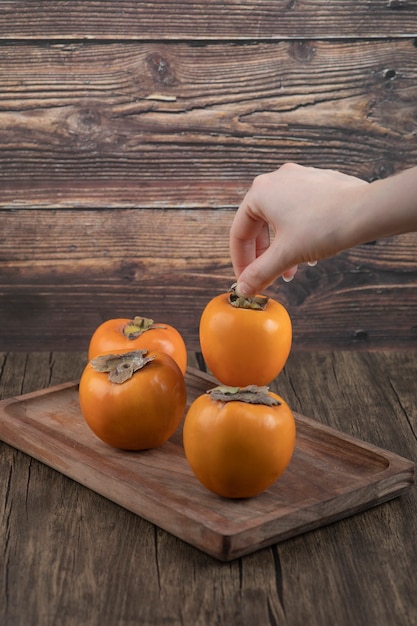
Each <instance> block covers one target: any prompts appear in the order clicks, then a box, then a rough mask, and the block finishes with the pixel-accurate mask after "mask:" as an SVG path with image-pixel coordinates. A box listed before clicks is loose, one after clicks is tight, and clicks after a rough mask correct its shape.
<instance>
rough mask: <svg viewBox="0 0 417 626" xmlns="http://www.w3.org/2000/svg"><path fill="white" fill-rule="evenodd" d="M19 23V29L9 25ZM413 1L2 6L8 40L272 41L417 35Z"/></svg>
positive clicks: (168, 0) (163, 0)
mask: <svg viewBox="0 0 417 626" xmlns="http://www.w3.org/2000/svg"><path fill="white" fill-rule="evenodd" d="M11 23H13V28H10V24H11ZM416 23H417V11H416V5H415V2H414V1H413V0H384V1H382V2H381V1H380V0H346V1H345V2H338V0H326V2H323V1H322V2H320V1H319V0H278V1H277V0H241V1H240V2H235V1H234V0H225V1H222V2H219V1H218V0H209V1H206V2H202V1H199V2H196V1H195V0H181V1H180V2H173V1H172V0H151V1H147V2H134V1H127V0H117V1H113V2H108V1H107V2H106V0H102V1H98V2H96V1H87V2H85V1H83V0H73V1H67V2H65V3H63V2H50V1H48V0H44V1H31V0H29V1H23V0H14V1H13V0H12V1H7V0H2V2H1V3H0V37H2V38H4V39H13V38H19V39H29V40H31V39H48V40H54V39H58V40H59V39H66V38H71V39H77V38H78V39H85V38H88V39H94V38H96V39H108V38H110V39H117V38H119V39H124V40H126V39H133V40H136V39H156V38H158V39H161V40H171V39H174V40H176V39H195V40H208V39H214V40H221V39H237V40H242V39H243V40H245V39H247V38H251V39H262V38H264V39H272V38H283V37H303V38H305V37H307V38H308V37H360V36H361V37H363V36H367V37H371V38H372V37H380V36H381V35H383V36H385V35H386V33H387V32H389V33H390V34H391V36H394V35H397V36H401V35H403V34H404V33H411V34H414V35H415V33H416Z"/></svg>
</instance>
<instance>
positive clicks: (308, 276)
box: [0, 0, 417, 350]
mask: <svg viewBox="0 0 417 626" xmlns="http://www.w3.org/2000/svg"><path fill="white" fill-rule="evenodd" d="M416 133H417V2H415V1H410V0H386V1H381V0H345V1H344V2H339V1H338V0H322V1H321V2H320V1H318V0H285V1H280V0H275V1H272V0H269V1H268V0H256V1H255V0H239V2H236V1H235V0H222V1H221V2H218V1H215V0H213V1H210V0H204V1H203V2H195V1H192V0H182V1H181V2H178V1H177V0H175V1H169V0H165V1H162V0H154V1H149V2H146V3H142V2H137V1H131V2H128V1H124V0H112V1H103V2H87V1H77V2H76V1H74V2H71V1H68V2H53V1H43V2H37V1H28V2H24V1H19V0H15V1H2V2H0V220H1V222H0V322H1V334H0V350H11V349H14V350H16V349H18V350H32V349H36V350H53V349H56V350H84V349H85V348H86V346H87V343H88V338H89V336H90V334H91V333H92V332H93V330H94V329H95V327H96V326H97V325H98V324H99V323H100V322H101V321H103V320H104V319H108V318H111V317H118V316H131V315H135V314H142V315H148V316H151V317H153V318H154V319H156V320H158V321H166V322H169V323H172V324H173V325H175V326H176V327H177V328H178V329H179V330H180V331H181V332H182V333H183V334H184V336H185V339H186V342H187V346H188V348H189V349H190V350H198V320H199V316H200V313H201V311H202V308H203V307H204V305H205V303H206V302H207V300H208V299H209V298H211V297H212V296H214V295H215V294H217V293H219V292H220V291H224V290H226V289H227V288H228V287H229V286H230V284H231V282H232V281H233V273H232V268H231V263H230V257H229V251H228V230H229V226H230V223H231V220H232V218H233V215H234V212H235V210H236V208H237V206H238V204H239V202H240V200H241V198H242V197H243V194H244V193H245V190H246V189H247V188H248V187H249V186H250V183H251V181H252V179H253V178H254V177H255V176H256V175H257V174H260V173H262V172H267V171H270V170H273V169H275V168H277V167H279V166H280V165H281V164H282V163H283V162H285V161H288V160H294V161H298V162H299V163H303V164H306V165H315V166H319V167H331V168H337V169H341V170H343V171H345V172H347V173H349V174H354V175H357V176H360V177H362V178H364V179H366V180H373V179H375V178H380V177H384V176H387V175H389V174H391V173H393V172H396V171H399V170H401V169H403V168H406V167H411V166H413V165H415V164H416V163H417V141H416ZM416 246H417V234H410V235H404V236H400V237H396V238H393V239H387V240H384V241H377V242H370V243H369V244H367V245H363V246H358V247H357V248H355V249H352V250H350V251H348V252H346V253H342V254H340V255H338V256H337V257H335V258H333V259H330V260H328V261H325V262H322V263H320V264H319V265H318V266H317V267H316V268H303V269H302V271H300V272H299V273H298V275H297V277H296V279H295V280H294V281H293V282H292V283H290V284H288V285H284V284H283V283H282V282H281V281H279V282H277V284H276V285H275V286H274V287H273V288H272V289H271V290H270V293H271V294H272V295H274V296H275V297H276V298H277V299H279V300H280V301H281V302H283V303H284V304H286V306H287V307H288V309H289V312H290V315H291V317H292V319H293V323H294V349H295V350H296V349H299V348H300V349H313V348H332V349H334V348H348V349H349V348H355V349H361V348H367V349H369V348H383V347H385V348H386V347H388V348H390V347H396V348H402V347H406V346H414V347H416V346H417V315H416V310H417V288H416V287H417V262H416V261H417V259H416V256H417V254H416Z"/></svg>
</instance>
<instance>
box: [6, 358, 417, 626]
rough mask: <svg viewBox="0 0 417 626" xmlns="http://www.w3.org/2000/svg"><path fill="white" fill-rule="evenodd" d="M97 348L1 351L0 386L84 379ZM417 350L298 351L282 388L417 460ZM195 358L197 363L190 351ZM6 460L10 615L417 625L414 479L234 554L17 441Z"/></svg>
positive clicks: (49, 621) (24, 619)
mask: <svg viewBox="0 0 417 626" xmlns="http://www.w3.org/2000/svg"><path fill="white" fill-rule="evenodd" d="M85 358H86V355H85V353H79V354H78V353H69V354H66V353H52V354H48V353H46V354H43V353H38V354H29V355H28V354H24V353H17V354H13V353H9V354H4V353H3V354H0V395H1V397H3V398H5V397H10V395H13V394H16V393H21V392H22V391H24V392H31V391H36V390H37V389H39V388H40V384H42V382H41V381H43V384H44V385H45V386H46V385H47V384H60V383H63V382H66V381H67V380H73V379H75V378H76V377H78V375H79V373H80V371H81V369H82V367H83V365H84V363H85ZM416 358H417V352H416V351H413V352H412V351H408V352H395V351H390V352H375V353H364V352H361V353H353V352H348V353H343V352H336V353H332V352H327V351H326V352H320V353H293V354H292V355H291V357H290V360H289V363H288V367H287V368H286V369H285V371H284V372H283V374H282V375H281V376H280V377H279V378H278V380H277V388H278V390H279V391H280V393H283V394H284V393H285V397H286V399H287V400H288V401H289V402H290V403H291V405H292V406H293V407H294V408H295V409H296V410H299V411H301V412H304V413H307V412H308V413H309V414H314V415H316V416H319V415H320V416H321V417H322V418H323V419H324V421H325V422H326V423H327V424H330V425H331V426H334V427H336V428H342V430H343V431H344V432H346V433H350V434H352V435H353V436H358V434H359V436H360V437H361V438H363V439H364V440H366V441H369V442H371V443H374V444H375V445H383V446H384V447H387V448H388V449H390V450H393V451H395V452H397V453H399V454H402V455H405V456H408V457H412V458H417V442H416V422H415V417H414V416H415V414H416V410H415V409H416V397H417V395H416V378H415V376H414V375H413V372H415V371H416V367H417V361H416ZM190 362H191V363H193V364H197V362H198V361H197V359H196V358H195V357H193V355H190ZM320 390H322V393H320ZM0 471H1V475H2V476H4V477H5V480H3V481H1V482H0V502H1V506H0V537H1V540H2V541H1V545H2V559H3V560H2V563H3V564H4V565H5V567H2V568H0V583H1V585H0V588H1V602H0V621H1V623H4V624H30V623H42V624H43V625H44V626H55V624H57V623H59V624H62V625H63V626H72V625H73V624H74V623H77V624H81V623H82V624H85V625H86V626H96V625H97V626H99V625H100V626H113V625H114V624H116V623H117V624H121V625H123V626H124V625H126V626H127V625H128V624H133V623H141V624H147V625H149V626H159V625H160V624H163V623H170V624H174V625H177V624H178V625H186V626H188V625H190V626H191V625H197V626H208V625H209V624H213V623H216V622H217V623H220V624H226V623H227V624H242V625H244V626H252V625H253V624H254V623H260V624H282V625H283V626H298V625H301V624H303V623H308V624H309V625H311V626H323V625H327V624H328V625H329V626H330V624H334V623H337V624H338V625H340V626H351V625H352V623H354V624H357V625H358V626H369V624H374V623H378V624H380V625H381V626H392V624H393V623H398V624H404V625H405V626H413V624H414V623H415V621H416V619H417V608H416V605H415V584H414V570H415V562H416V559H417V552H416V549H417V547H416V544H415V542H414V541H412V537H415V535H416V532H417V491H416V489H415V487H414V488H413V489H412V490H410V491H409V492H408V493H407V494H406V495H404V496H402V497H400V498H398V499H396V500H393V501H391V502H389V503H387V504H384V505H381V506H379V507H376V508H374V509H372V510H370V511H367V512H365V513H362V514H360V515H355V516H353V517H351V518H349V519H347V520H342V521H340V522H338V523H337V524H332V525H329V526H327V527H325V528H322V529H318V530H315V531H312V532H310V533H306V534H304V535H302V536H300V537H297V538H294V539H291V540H289V541H286V542H283V543H281V544H279V545H278V546H271V547H268V548H265V549H263V550H261V551H259V552H257V553H255V554H253V555H249V556H247V557H244V558H241V559H238V560H236V561H234V562H232V563H225V564H221V563H219V562H218V561H216V560H215V559H213V558H211V557H209V556H207V555H205V554H203V553H201V552H200V551H198V550H196V549H194V548H192V547H191V546H188V545H186V544H184V543H183V542H182V541H179V540H177V539H176V538H175V537H172V536H171V535H170V534H168V533H166V532H164V531H162V530H158V529H157V528H155V527H154V526H153V525H152V524H150V523H148V522H146V521H145V520H143V519H141V518H139V517H137V516H135V515H133V514H131V513H129V512H128V511H126V510H124V509H122V508H120V507H118V506H117V505H114V504H113V503H111V502H109V501H108V500H106V499H105V498H102V497H100V496H98V495H97V494H95V493H93V492H91V491H90V490H88V489H85V488H83V487H82V486H80V485H78V484H77V483H75V482H73V481H71V480H69V479H68V478H66V477H64V476H63V475H61V474H59V473H57V472H54V471H53V470H51V469H50V468H48V467H47V466H45V465H43V464H41V463H38V462H37V461H35V460H33V459H31V458H30V457H27V456H26V455H24V454H21V453H19V452H17V451H16V450H14V449H13V448H10V447H9V446H7V445H5V444H0ZM22 563H24V564H25V567H23V568H22ZM138 590H140V592H138ZM144 598H146V601H144Z"/></svg>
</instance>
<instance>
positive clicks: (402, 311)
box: [0, 209, 417, 350]
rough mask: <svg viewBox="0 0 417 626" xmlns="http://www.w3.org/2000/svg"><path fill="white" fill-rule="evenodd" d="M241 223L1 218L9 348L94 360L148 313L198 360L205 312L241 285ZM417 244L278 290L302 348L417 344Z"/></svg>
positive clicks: (228, 216)
mask: <svg viewBox="0 0 417 626" xmlns="http://www.w3.org/2000/svg"><path fill="white" fill-rule="evenodd" d="M233 214H234V212H233V211H229V210H220V209H217V210H216V211H210V210H197V209H194V210H188V211H187V210H178V211H177V210H165V211H164V210H156V209H149V210H146V209H141V210H117V211H110V210H109V211H97V210H94V211H78V210H73V211H71V210H66V211H62V210H61V211H50V210H44V211H38V210H36V211H35V210H27V211H24V210H19V211H16V212H14V211H13V212H9V211H6V212H3V213H0V223H1V225H2V227H1V228H0V270H1V271H0V319H1V320H2V325H3V327H2V332H1V336H0V348H1V349H3V350H13V349H14V350H17V349H19V350H25V349H26V350H27V349H28V347H30V348H31V349H34V350H49V349H60V350H64V349H66V350H87V346H88V342H89V339H90V337H91V334H92V333H93V332H94V330H95V328H96V327H97V326H98V325H99V324H100V323H101V322H103V321H105V320H106V319H111V318H114V317H129V318H130V317H132V316H134V315H144V316H147V317H151V318H152V319H154V320H156V321H160V322H161V321H165V322H167V323H170V324H172V325H173V326H175V327H176V328H178V330H179V331H180V332H181V333H182V334H183V336H184V339H185V341H186V344H187V346H188V348H189V349H190V350H199V337H198V326H199V319H200V315H201V313H202V311H203V308H204V307H205V306H206V304H207V302H208V301H209V299H210V298H211V297H213V296H215V295H217V294H218V293H222V292H224V291H227V290H228V289H229V287H230V285H231V284H232V283H233V281H234V277H233V271H232V267H231V262H230V256H229V250H228V231H229V227H230V223H231V220H232V217H233ZM16 242H18V245H16ZM416 244H417V235H415V234H410V235H403V236H401V237H396V238H393V239H387V240H384V241H379V242H376V243H374V244H373V245H363V246H357V247H356V248H354V249H352V250H349V251H347V252H345V253H343V254H340V255H338V256H337V257H334V258H333V259H329V260H327V261H323V262H321V263H319V265H318V266H317V267H315V268H309V267H307V266H306V267H303V268H301V269H300V271H299V272H298V274H297V276H296V278H295V279H294V281H292V282H291V283H289V284H285V283H283V282H282V281H278V282H277V283H276V284H275V286H274V287H273V288H271V289H270V290H269V294H270V295H271V296H273V297H275V298H276V299H278V300H279V301H280V302H282V303H283V304H284V305H285V306H286V307H287V308H288V311H289V313H290V316H291V318H292V321H293V333H294V343H293V349H294V350H300V349H301V350H302V349H317V348H319V347H327V348H329V347H339V348H352V349H367V348H381V347H384V346H385V347H391V348H393V347H403V348H406V347H411V346H416V342H417V322H416V317H415V310H416V308H417V299H416V298H417V289H416V287H417V268H416V263H415V250H416Z"/></svg>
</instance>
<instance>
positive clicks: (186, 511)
mask: <svg viewBox="0 0 417 626" xmlns="http://www.w3.org/2000/svg"><path fill="white" fill-rule="evenodd" d="M186 382H187V389H188V404H190V403H191V402H192V400H193V399H194V398H196V397H197V396H198V395H200V394H201V393H204V392H205V391H206V390H207V389H209V388H210V387H212V386H214V384H215V383H214V381H213V379H212V378H211V377H210V376H208V375H206V374H204V373H202V372H200V371H199V370H196V369H193V368H189V369H188V371H187V374H186ZM295 418H296V423H297V443H296V449H295V452H294V456H293V459H292V460H291V463H290V465H289V467H288V468H287V470H286V471H285V473H284V474H283V476H282V477H281V478H280V479H279V480H278V481H277V482H276V483H275V485H273V487H271V488H270V489H268V490H267V491H265V492H264V493H262V494H260V495H259V496H257V497H255V498H252V499H249V500H238V501H235V500H227V499H224V498H221V497H218V496H216V495H215V494H212V493H210V492H209V491H207V490H206V489H205V488H204V487H203V486H202V485H201V484H200V483H199V482H198V481H197V479H196V478H195V477H194V475H193V474H192V472H191V470H190V468H189V466H188V463H187V461H186V459H185V456H184V451H183V448H182V432H181V429H179V430H178V431H177V432H176V433H175V435H174V436H173V437H172V438H171V440H170V441H169V442H167V443H166V444H165V445H163V446H162V447H161V448H159V449H157V450H147V451H143V452H124V451H120V450H114V449H112V448H110V447H108V446H106V445H105V444H104V443H102V442H101V441H100V440H99V439H97V438H96V437H95V435H93V433H92V432H91V431H90V430H89V428H88V426H87V425H86V424H85V422H84V419H83V417H82V415H81V412H80V408H79V402H78V384H77V383H66V384H63V385H58V386H55V387H50V388H49V389H46V390H41V391H37V392H34V393H30V394H26V395H23V396H19V397H17V398H11V399H8V400H3V401H2V402H0V439H1V440H3V441H5V442H6V443H8V444H9V445H11V446H14V447H15V448H17V449H19V450H21V451H22V452H25V453H26V454H29V455H30V456H32V457H34V458H36V459H38V460H39V461H41V462H43V463H45V464H47V465H49V466H50V467H52V468H54V469H56V470H58V471H59V472H61V473H63V474H65V475H66V476H69V477H70V478H72V479H74V480H76V481H78V482H79V483H81V484H82V485H85V486H86V487H88V488H90V489H92V490H94V491H96V492H97V493H99V494H101V495H103V496H105V497H106V498H109V499H110V500H112V501H114V502H116V503H117V504H119V505H121V506H123V507H125V508H126V509H129V510H130V511H133V512H134V513H136V514H137V515H140V516H142V517H143V518H145V519H147V520H149V521H150V522H153V523H154V524H156V525H157V526H159V527H160V528H163V529H164V530H166V531H168V532H170V533H172V534H173V535H175V536H177V537H179V538H180V539H182V540H184V541H186V542H188V543H190V544H192V545H193V546H195V547H197V548H199V549H201V550H203V551H204V552H207V553H208V554H210V555H212V556H214V557H216V558H217V559H220V560H222V561H229V560H232V559H234V558H236V557H240V556H243V555H245V554H248V553H250V552H253V551H255V550H258V549H259V548H262V547H265V546H268V545H271V544H273V543H276V542H278V541H282V540H284V539H287V538H289V537H293V536H295V535H298V534H300V533H303V532H306V531H308V530H311V529H313V528H317V527H319V526H322V525H325V524H328V523H329V522H334V521H336V520H339V519H342V518H344V517H347V516H349V515H352V514H354V513H356V512H358V511H362V510H365V509H367V508H369V507H371V506H374V505H376V504H379V503H381V502H384V501H386V500H389V499H391V498H393V497H395V496H398V495H400V494H401V493H403V492H404V491H406V490H407V489H408V488H409V487H410V486H411V484H412V483H413V479H414V465H413V463H412V462H411V461H409V460H407V459H404V458H402V457H400V456H398V455H396V454H393V453H391V452H388V451H386V450H383V449H380V448H377V447H375V446H372V445H370V444H367V443H364V442H363V441H360V440H358V439H355V438H353V437H350V436H348V435H345V434H343V433H340V432H338V431H336V430H334V429H332V428H329V427H327V426H324V425H322V424H320V423H319V422H317V421H315V420H312V419H310V418H308V417H304V416H302V415H299V414H295Z"/></svg>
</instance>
